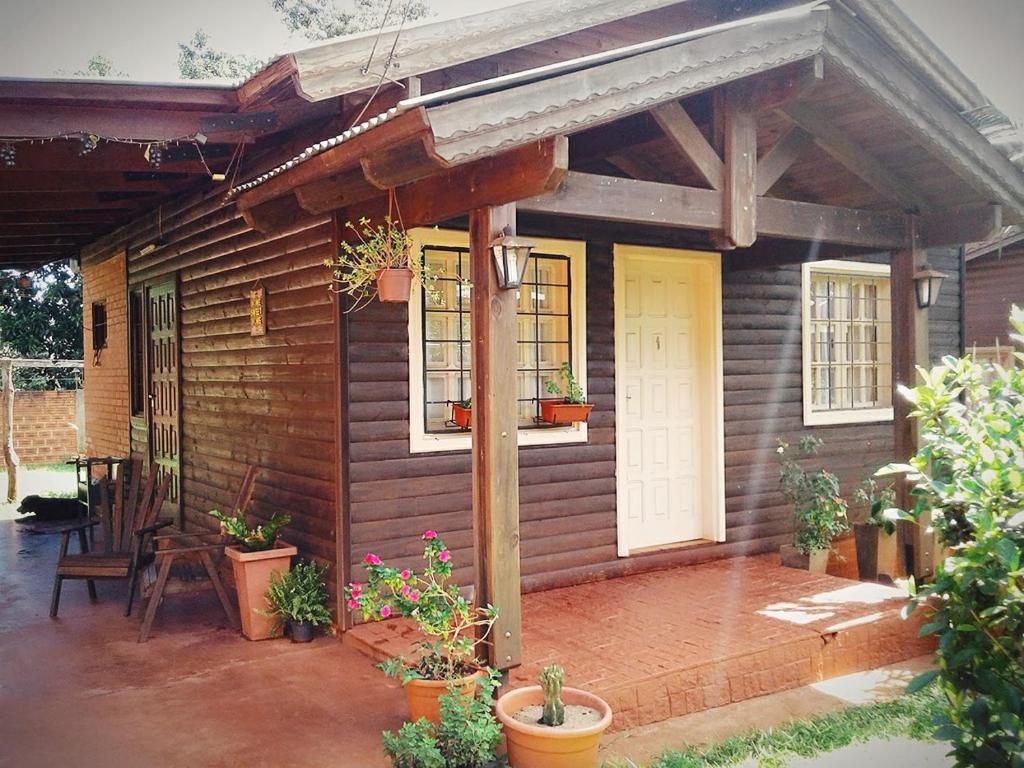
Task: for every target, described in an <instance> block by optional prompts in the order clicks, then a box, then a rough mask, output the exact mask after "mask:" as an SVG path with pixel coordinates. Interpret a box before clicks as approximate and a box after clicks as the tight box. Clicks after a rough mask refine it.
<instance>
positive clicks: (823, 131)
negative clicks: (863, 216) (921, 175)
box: [779, 104, 928, 210]
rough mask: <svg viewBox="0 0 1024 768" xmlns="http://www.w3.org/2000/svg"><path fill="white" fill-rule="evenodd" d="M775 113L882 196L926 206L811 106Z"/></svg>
mask: <svg viewBox="0 0 1024 768" xmlns="http://www.w3.org/2000/svg"><path fill="white" fill-rule="evenodd" d="M779 114H781V115H782V116H783V117H785V118H787V119H788V120H790V121H791V122H793V123H795V124H796V125H798V126H800V127H801V128H802V129H804V130H805V131H807V132H808V133H809V134H811V136H813V137H814V143H815V144H817V145H818V146H819V147H821V148H822V149H823V150H824V151H825V152H827V153H828V154H829V155H831V156H832V157H833V158H834V159H835V160H837V161H838V162H839V163H841V164H842V165H843V167H845V168H846V170H848V171H850V173H852V174H854V175H855V176H857V177H858V178H860V179H861V180H862V181H864V182H865V183H866V184H868V186H870V187H871V188H872V189H874V190H875V191H876V192H878V194H880V195H882V196H883V197H885V198H886V199H888V200H890V201H891V202H893V203H896V204H897V205H899V206H900V207H901V208H903V209H916V210H922V209H926V208H927V207H928V203H927V201H926V200H925V199H924V198H923V197H922V196H921V195H920V194H918V193H917V192H916V191H915V190H913V189H912V188H911V187H910V186H908V185H907V184H906V183H904V182H903V180H902V179H899V178H897V177H896V175H895V174H893V173H892V172H891V171H890V170H888V169H887V168H886V167H885V166H884V165H882V163H880V162H879V161H878V160H876V159H875V158H874V157H872V156H871V154H870V153H869V152H868V151H867V150H865V149H864V148H863V147H860V146H858V145H857V144H856V143H854V142H853V141H851V140H850V139H848V138H847V137H846V135H845V134H844V133H843V132H842V131H841V130H839V129H838V128H836V127H835V126H833V125H832V124H831V123H829V122H828V121H827V120H825V119H823V118H822V117H820V116H819V114H818V113H817V111H816V110H815V109H814V108H813V107H811V106H809V105H807V104H790V105H788V106H785V107H782V108H781V109H780V110H779Z"/></svg>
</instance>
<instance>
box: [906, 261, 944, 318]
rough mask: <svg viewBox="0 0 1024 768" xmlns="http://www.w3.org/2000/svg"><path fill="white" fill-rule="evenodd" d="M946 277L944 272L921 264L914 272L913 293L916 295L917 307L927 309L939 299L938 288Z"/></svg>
mask: <svg viewBox="0 0 1024 768" xmlns="http://www.w3.org/2000/svg"><path fill="white" fill-rule="evenodd" d="M946 277H947V275H946V273H945V272H939V271H938V270H937V269H932V268H931V267H930V266H928V265H927V264H922V265H921V266H920V267H919V268H918V270H917V272H915V273H914V293H915V294H916V295H917V308H918V309H928V308H929V307H932V306H935V302H937V301H938V300H939V289H940V288H941V287H942V281H943V280H945V279H946Z"/></svg>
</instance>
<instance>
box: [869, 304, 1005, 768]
mask: <svg viewBox="0 0 1024 768" xmlns="http://www.w3.org/2000/svg"><path fill="white" fill-rule="evenodd" d="M1011 321H1012V323H1013V325H1014V327H1015V328H1016V329H1017V331H1018V333H1019V334H1021V336H1018V337H1016V338H1017V340H1019V341H1022V342H1024V312H1022V311H1021V310H1020V309H1018V308H1017V307H1014V309H1013V314H1012V315H1011ZM1016 357H1017V360H1018V367H1017V368H1010V369H1005V368H1002V367H1001V366H998V365H994V364H990V363H978V362H974V361H972V360H971V359H969V358H964V359H961V360H957V359H955V358H945V359H944V360H943V361H942V364H941V365H939V366H937V367H935V368H933V369H932V370H931V371H925V370H920V369H919V374H920V378H921V382H922V383H921V384H920V385H919V386H918V387H916V388H915V389H912V390H904V391H903V392H902V394H903V396H904V397H906V398H907V399H909V400H910V402H911V403H913V406H914V409H913V411H912V413H911V416H912V417H913V418H915V419H917V422H918V426H919V433H920V448H919V450H918V452H917V455H916V456H914V457H913V458H912V459H911V461H910V464H909V465H899V464H896V465H890V466H889V467H886V468H884V469H883V470H881V471H880V472H881V473H901V472H905V473H907V475H908V478H909V479H910V480H911V481H912V482H913V484H914V485H913V493H914V495H915V496H916V503H915V505H914V509H913V511H912V512H911V513H910V514H911V516H913V517H919V516H920V515H921V514H922V513H923V512H925V511H930V512H931V513H932V524H933V526H934V527H935V529H936V530H937V531H938V534H939V537H940V540H941V543H942V544H943V546H946V547H948V548H949V549H950V554H949V556H948V557H946V558H945V560H944V561H943V562H942V563H940V564H939V565H938V567H937V569H936V573H935V579H934V581H933V582H932V583H930V584H927V585H925V586H922V587H920V588H918V589H917V591H916V594H915V595H914V597H913V601H912V603H911V605H910V606H909V607H910V608H911V609H912V608H913V606H915V605H917V606H923V607H925V609H926V610H928V611H929V612H930V613H929V616H928V618H929V623H928V624H926V625H925V626H924V627H922V629H921V631H922V633H925V634H927V633H931V634H935V635H937V636H938V640H939V647H938V653H937V663H938V669H937V670H933V671H931V672H929V673H926V674H925V675H922V676H920V677H918V678H916V679H915V681H914V682H913V683H912V684H911V688H912V689H916V688H919V687H921V686H922V685H924V684H926V683H928V682H929V681H930V680H932V679H935V678H937V679H938V685H939V689H940V690H941V691H942V693H943V695H944V697H945V703H946V706H945V710H946V711H945V714H944V715H943V716H942V718H941V719H940V727H939V730H938V731H937V732H936V737H937V738H942V739H948V740H950V741H951V742H952V744H953V749H954V752H953V754H954V756H955V759H956V764H957V765H958V766H1012V767H1013V768H1020V767H1021V766H1024V640H1022V638H1024V569H1022V567H1021V564H1022V561H1024V512H1022V511H1021V510H1022V508H1024V370H1022V368H1021V367H1019V365H1020V364H1021V363H1024V355H1021V354H1017V355H1016Z"/></svg>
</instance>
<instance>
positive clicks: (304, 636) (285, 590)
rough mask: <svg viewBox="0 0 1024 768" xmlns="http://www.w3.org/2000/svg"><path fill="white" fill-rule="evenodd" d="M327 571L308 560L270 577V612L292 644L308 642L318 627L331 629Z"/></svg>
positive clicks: (268, 599) (268, 597)
mask: <svg viewBox="0 0 1024 768" xmlns="http://www.w3.org/2000/svg"><path fill="white" fill-rule="evenodd" d="M326 570H327V569H326V568H323V569H321V568H319V567H318V566H317V564H316V563H314V562H313V561H311V560H307V561H304V562H299V563H296V564H295V567H294V568H292V569H291V570H290V571H284V572H283V573H274V574H271V576H270V586H269V587H268V588H267V601H268V602H269V603H270V605H271V611H270V612H271V614H272V615H273V616H275V617H276V618H277V621H278V627H280V626H281V625H284V628H285V630H286V631H287V632H288V634H289V635H291V638H292V642H293V643H308V642H310V641H312V639H313V633H314V630H315V629H316V628H317V627H321V626H330V623H331V612H330V611H329V610H327V601H328V599H329V598H328V595H327V587H326V586H325V585H324V581H323V577H324V572H325V571H326Z"/></svg>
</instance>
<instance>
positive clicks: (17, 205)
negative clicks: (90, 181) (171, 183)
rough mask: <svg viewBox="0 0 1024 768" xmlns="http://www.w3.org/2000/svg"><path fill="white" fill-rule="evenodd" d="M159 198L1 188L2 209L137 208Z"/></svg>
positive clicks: (148, 195)
mask: <svg viewBox="0 0 1024 768" xmlns="http://www.w3.org/2000/svg"><path fill="white" fill-rule="evenodd" d="M104 191H106V190H104ZM112 191H113V190H112ZM126 194H127V193H126ZM158 199H159V196H158V195H155V194H154V195H150V194H147V195H146V196H145V197H118V196H114V197H110V198H109V199H103V198H102V196H101V194H100V193H97V192H8V191H7V190H5V189H0V211H10V212H26V211H60V212H63V211H68V212H70V213H73V212H75V211H76V210H79V209H82V208H128V209H137V208H141V207H145V206H147V205H150V204H152V203H155V202H156V201H157V200H158Z"/></svg>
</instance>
